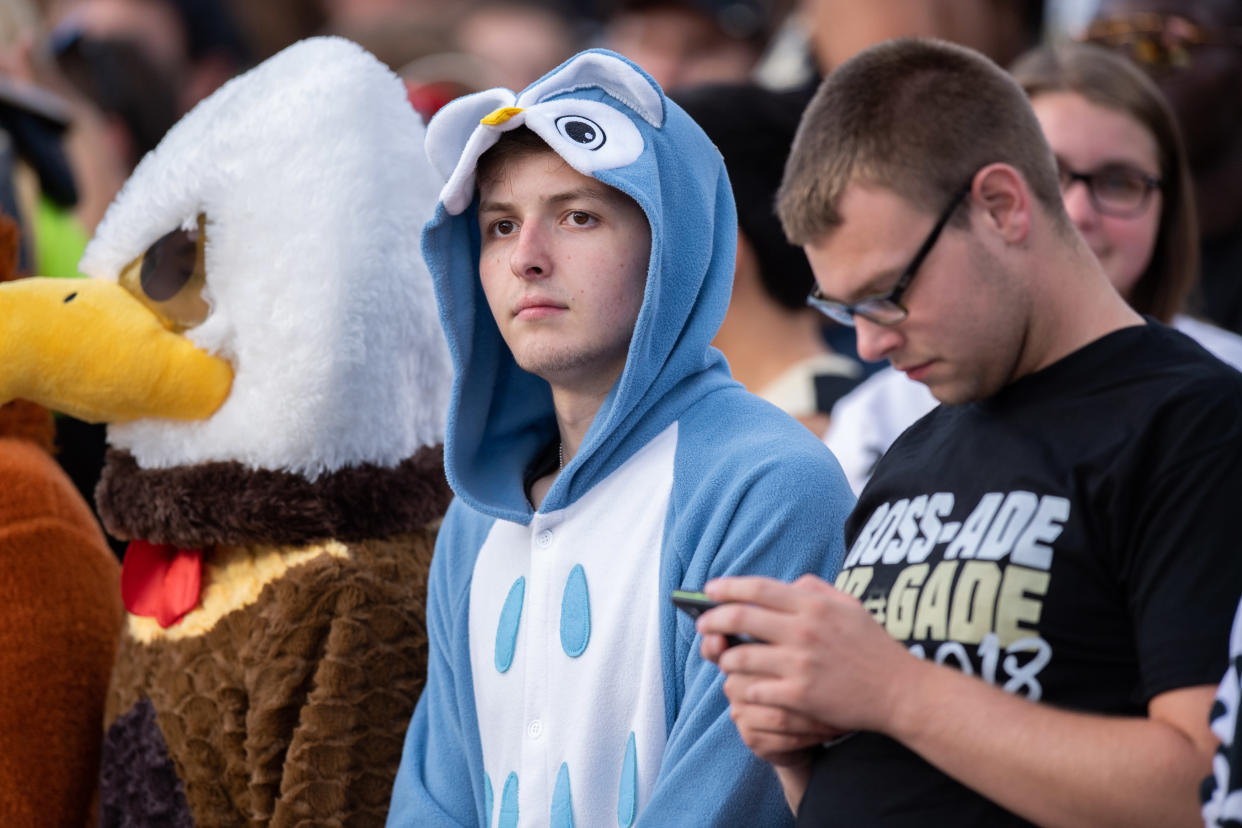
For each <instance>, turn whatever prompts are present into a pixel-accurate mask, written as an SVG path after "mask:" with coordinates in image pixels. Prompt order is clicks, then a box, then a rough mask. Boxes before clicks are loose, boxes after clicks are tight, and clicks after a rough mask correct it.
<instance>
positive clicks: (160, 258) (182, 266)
mask: <svg viewBox="0 0 1242 828" xmlns="http://www.w3.org/2000/svg"><path fill="white" fill-rule="evenodd" d="M196 230H197V228H196ZM197 242H198V233H197V232H190V231H188V230H174V231H172V232H171V233H168V234H166V235H164V236H162V237H161V238H160V239H159V240H157V241H156V242H155V244H153V245H151V246H150V247H148V248H147V252H146V255H144V256H143V257H142V270H141V273H140V276H139V282H140V284H141V285H142V292H143V293H145V294H146V295H147V296H148V297H150V298H151V299H154V300H155V301H156V302H166V301H168V300H169V299H171V298H173V297H174V296H176V295H177V293H178V292H179V291H180V290H181V288H183V287H185V284H186V282H188V281H190V277H191V276H193V275H194V265H195V260H196V259H197V258H198V249H197V248H198V244H197Z"/></svg>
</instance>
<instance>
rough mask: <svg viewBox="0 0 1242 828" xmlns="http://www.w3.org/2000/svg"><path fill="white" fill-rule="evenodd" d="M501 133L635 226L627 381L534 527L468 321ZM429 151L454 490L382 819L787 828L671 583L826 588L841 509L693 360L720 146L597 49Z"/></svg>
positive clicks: (728, 261)
mask: <svg viewBox="0 0 1242 828" xmlns="http://www.w3.org/2000/svg"><path fill="white" fill-rule="evenodd" d="M738 117H741V118H744V117H746V113H745V112H739V113H738ZM522 125H525V126H526V127H528V128H530V129H531V130H532V131H534V132H535V133H537V134H538V135H539V136H540V137H541V138H542V139H543V140H544V141H545V142H547V143H548V145H549V146H550V147H551V148H552V149H553V150H554V151H555V152H557V153H558V154H559V155H560V156H561V157H562V158H563V159H564V160H565V162H566V163H568V164H569V165H570V166H571V167H573V168H574V169H576V170H577V171H578V172H580V173H583V174H584V175H590V176H594V177H595V178H596V179H598V180H599V181H602V182H603V183H605V184H608V185H609V186H612V187H615V188H617V189H618V190H621V191H622V192H624V193H626V194H627V195H628V196H630V197H631V198H632V199H634V201H636V202H637V203H638V205H639V206H640V207H641V208H642V210H643V211H644V213H645V214H646V216H647V219H648V221H649V222H650V224H651V259H650V263H649V265H648V269H647V282H646V288H645V293H644V297H643V305H642V308H641V310H640V311H639V314H638V319H637V322H636V324H635V328H634V334H633V337H632V339H631V342H630V345H629V351H628V354H627V358H626V364H625V368H624V369H623V371H622V373H621V376H620V377H619V379H618V380H617V382H616V383H615V384H614V386H613V387H612V390H611V391H610V393H609V394H608V397H607V398H606V400H605V401H604V403H603V405H602V406H601V408H600V410H599V412H598V413H597V415H596V417H595V419H594V421H593V423H592V425H591V427H590V429H589V430H588V432H587V434H586V436H585V438H584V439H583V442H582V445H581V447H580V448H579V450H578V452H577V453H576V454H575V455H574V457H573V459H572V460H571V461H570V462H569V463H567V464H566V465H565V468H564V469H563V470H562V471H561V472H560V474H559V475H558V477H557V478H556V482H555V483H554V484H553V485H552V487H551V489H550V490H549V491H548V493H547V495H546V496H545V498H544V500H543V503H542V504H541V506H540V508H539V510H538V511H535V510H533V509H532V507H531V505H530V502H529V501H528V499H527V496H526V493H525V490H524V485H523V483H524V479H525V478H526V477H527V474H528V470H529V469H530V467H531V465H532V463H533V462H534V460H535V458H536V456H537V455H538V454H540V452H542V451H544V450H545V449H546V447H547V446H548V445H549V444H554V442H555V440H556V439H557V426H556V420H555V417H554V411H553V405H552V397H551V392H550V390H549V387H548V384H547V383H546V382H544V381H543V380H542V379H540V378H538V377H536V376H534V375H532V374H529V373H526V372H525V371H523V370H522V369H520V368H519V367H518V366H517V364H516V363H515V362H514V360H513V357H512V356H511V354H510V352H509V350H508V348H507V347H506V345H505V343H504V341H503V340H502V339H501V336H500V333H499V330H498V329H497V327H496V324H495V322H494V320H493V318H492V316H491V313H490V311H489V309H488V306H487V302H486V300H485V298H484V294H483V290H482V287H481V283H480V280H479V244H480V236H479V227H478V219H477V207H478V200H477V193H476V188H475V164H476V162H477V160H478V158H479V156H480V155H481V154H482V153H483V152H485V151H486V150H487V149H488V148H490V147H491V146H492V145H493V144H495V143H496V141H497V140H498V139H499V137H500V135H501V134H502V133H503V132H505V131H507V130H510V129H514V128H516V127H518V126H522ZM427 153H428V156H429V157H430V159H431V161H432V164H433V165H434V166H435V167H437V169H439V170H440V172H441V174H442V175H444V176H445V177H446V178H447V184H446V185H445V187H444V190H443V191H442V193H441V198H440V203H439V205H438V207H437V210H436V214H435V216H434V217H433V218H432V220H431V221H430V222H429V223H428V224H427V226H426V228H425V229H424V232H423V251H424V255H425V257H426V260H427V263H428V265H429V267H430V269H431V272H432V275H433V277H434V281H435V288H436V296H437V300H438V302H439V310H440V319H441V322H442V324H443V326H444V330H445V333H446V334H447V336H448V342H449V348H450V351H451V353H452V357H453V366H454V372H455V374H454V383H453V391H452V400H451V403H450V409H449V425H448V433H447V438H446V440H445V466H446V471H447V475H448V480H449V483H450V484H451V485H452V487H453V490H454V492H455V494H456V499H455V501H454V502H453V504H452V506H451V507H450V509H449V512H448V515H447V517H446V518H445V521H444V525H443V527H442V528H441V530H440V535H439V539H438V541H437V544H436V551H435V557H434V559H433V563H432V567H431V576H430V578H431V580H430V586H429V595H428V602H427V604H428V606H427V613H428V618H427V624H428V634H429V637H430V642H431V643H430V647H431V654H430V661H429V668H428V678H427V687H426V690H425V691H424V693H423V696H422V699H421V700H420V702H419V704H418V708H417V710H416V712H415V714H414V717H413V720H412V721H411V723H410V727H409V731H408V733H407V735H406V741H405V748H404V754H403V757H402V760H401V767H400V770H399V772H398V776H397V780H396V785H395V787H394V790H393V798H392V809H391V813H390V814H389V818H388V824H389V825H390V826H414V825H417V826H439V825H474V826H487V828H492V826H499V828H513V827H514V826H519V825H520V826H527V825H530V826H536V825H537V826H547V825H551V826H557V828H563V827H565V826H573V825H577V826H581V827H582V828H585V826H601V825H618V826H621V828H628V826H632V825H650V826H664V827H667V826H678V827H679V828H680V827H681V826H716V827H717V828H719V826H730V825H736V826H747V827H748V828H751V827H752V826H763V825H787V824H789V823H790V822H791V818H790V815H789V809H788V807H787V805H786V804H785V801H784V798H783V796H782V793H781V790H780V786H779V784H778V781H777V779H776V775H775V773H774V772H773V771H772V770H771V768H769V767H768V766H767V765H766V764H765V763H763V762H762V761H760V760H758V759H757V758H755V757H754V756H753V755H752V754H751V753H750V751H749V750H747V748H746V746H745V745H744V744H743V743H742V741H741V739H740V737H739V736H738V734H737V730H736V728H735V727H734V726H733V723H732V721H731V720H730V719H729V712H728V703H727V701H726V699H725V696H724V693H723V691H722V688H721V685H722V683H723V678H722V675H721V674H720V672H719V671H718V670H717V669H716V667H715V666H714V665H713V664H711V663H710V662H706V661H704V660H703V659H702V658H701V656H700V655H699V651H698V641H697V639H696V636H695V631H694V626H693V623H692V622H691V621H690V620H689V619H688V618H687V617H685V616H683V615H681V614H680V613H678V612H677V611H676V610H675V609H674V607H673V606H672V604H671V603H670V602H669V592H670V591H671V590H673V589H678V588H681V589H698V588H699V587H701V586H702V584H703V583H704V582H705V581H707V580H708V579H709V578H713V577H717V576H722V575H735V574H763V575H770V576H774V577H777V578H782V579H786V580H790V579H793V578H795V577H797V576H799V575H801V574H803V573H806V572H813V573H817V574H819V575H820V576H822V577H824V578H826V579H828V580H829V581H831V580H832V579H833V577H834V576H835V575H836V572H837V570H838V568H839V566H840V562H841V557H842V551H843V534H842V525H843V522H844V519H845V516H846V515H847V514H848V512H849V510H850V509H851V508H852V506H853V496H852V495H851V494H850V490H849V487H848V486H847V484H846V482H845V479H844V476H843V475H842V473H841V471H840V468H839V467H838V466H837V463H836V461H835V460H834V459H833V457H832V455H831V454H830V453H829V452H828V450H827V449H826V448H825V447H824V446H823V445H822V444H821V443H820V442H819V440H817V439H815V438H814V436H813V435H812V434H811V433H810V432H808V431H807V430H806V429H804V428H803V427H802V426H801V425H799V424H798V423H797V422H795V421H794V420H792V419H791V418H789V417H788V416H786V415H785V414H783V413H781V412H780V411H779V410H777V409H776V408H775V407H773V406H771V405H769V404H768V403H765V402H763V401H761V400H760V399H758V398H757V397H754V396H752V395H751V394H749V393H747V392H746V391H745V390H744V389H743V388H742V387H741V385H739V384H738V383H737V382H735V381H734V380H733V379H732V378H731V377H730V375H729V369H728V366H727V365H726V363H725V360H724V358H723V356H722V355H721V354H720V352H719V351H717V350H715V349H714V348H712V347H710V345H709V343H710V342H711V340H712V337H713V336H714V335H715V333H716V330H717V328H718V327H719V326H720V323H721V321H722V320H723V318H724V314H725V309H726V307H727V305H728V303H729V296H730V290H731V287H732V277H733V265H734V254H735V250H736V232H737V220H736V215H735V210H734V204H733V198H732V195H731V192H730V187H729V182H728V180H727V178H726V175H725V170H724V164H723V162H722V160H721V157H720V153H719V152H717V151H716V149H715V147H713V146H712V144H711V142H710V141H709V140H708V138H707V136H706V135H705V134H704V133H703V132H702V130H700V129H699V127H698V126H697V125H696V124H695V123H694V122H693V121H692V120H691V119H690V118H689V117H688V116H687V115H686V114H685V112H683V111H682V110H681V109H680V108H679V107H678V106H677V105H676V104H675V103H673V102H671V101H669V100H668V99H666V98H665V97H664V95H663V93H662V92H661V91H660V89H659V87H658V86H656V84H655V83H654V81H652V80H651V79H650V78H649V77H648V76H647V75H646V74H644V73H643V72H642V71H641V70H639V69H638V68H637V67H635V66H634V65H633V64H632V63H630V62H628V61H626V60H625V59H624V58H621V57H620V56H618V55H614V54H612V53H610V52H605V51H598V50H595V51H589V52H584V53H582V54H580V55H578V56H576V57H575V58H573V59H571V60H569V61H568V62H566V63H565V64H563V65H562V66H560V67H559V68H557V69H556V70H554V71H552V72H551V73H549V74H548V75H547V76H545V77H544V78H542V79H541V80H539V81H537V82H536V83H535V84H533V85H532V86H531V87H529V88H528V89H526V90H525V91H524V92H522V93H521V94H520V95H516V96H515V95H514V94H513V93H512V92H510V91H509V90H507V89H493V90H489V91H485V92H480V93H477V94H474V95H470V96H467V97H464V98H460V99H458V100H456V101H454V102H452V103H450V104H449V105H448V106H446V107H445V108H444V109H443V110H441V112H440V113H439V114H437V116H436V117H435V118H434V119H433V120H432V122H431V124H430V125H429V127H428V131H427Z"/></svg>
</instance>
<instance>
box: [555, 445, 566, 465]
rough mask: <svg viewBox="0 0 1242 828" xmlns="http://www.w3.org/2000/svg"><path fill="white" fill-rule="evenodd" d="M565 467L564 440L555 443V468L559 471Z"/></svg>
mask: <svg viewBox="0 0 1242 828" xmlns="http://www.w3.org/2000/svg"><path fill="white" fill-rule="evenodd" d="M564 468H565V441H564V440H561V442H559V443H557V444H556V470H557V471H561V470H562V469H564Z"/></svg>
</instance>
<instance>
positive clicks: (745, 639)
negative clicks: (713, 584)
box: [669, 589, 764, 647]
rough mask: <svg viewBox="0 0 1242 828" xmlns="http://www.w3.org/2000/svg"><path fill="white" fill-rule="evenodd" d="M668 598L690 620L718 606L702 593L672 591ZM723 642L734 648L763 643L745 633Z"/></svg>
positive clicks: (729, 637)
mask: <svg viewBox="0 0 1242 828" xmlns="http://www.w3.org/2000/svg"><path fill="white" fill-rule="evenodd" d="M669 598H671V599H672V601H673V605H674V606H676V607H677V609H679V610H681V611H682V612H684V613H685V614H686V615H688V616H690V617H691V618H698V617H699V616H700V615H702V614H703V613H705V612H707V611H708V610H709V609H711V608H712V607H718V606H720V605H719V604H718V603H717V602H715V601H713V600H712V599H711V598H708V597H707V596H706V595H705V594H703V593H702V592H690V591H688V590H684V589H675V590H673V592H672V594H671V595H669ZM725 642H726V643H727V644H728V645H729V646H730V647H736V646H737V645H738V644H763V643H764V642H762V641H760V640H759V639H757V638H754V637H752V636H749V635H746V634H745V633H741V634H739V635H726V636H725Z"/></svg>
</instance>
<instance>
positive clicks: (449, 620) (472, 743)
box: [387, 501, 490, 828]
mask: <svg viewBox="0 0 1242 828" xmlns="http://www.w3.org/2000/svg"><path fill="white" fill-rule="evenodd" d="M481 524H483V521H482V520H481V519H480V516H479V515H478V514H477V513H472V512H471V511H470V510H469V509H468V508H467V507H464V506H463V505H462V504H461V503H460V502H459V501H454V503H453V505H452V506H450V508H449V511H448V514H447V515H446V516H445V519H444V524H443V525H442V526H441V528H440V534H439V536H438V537H437V538H436V550H435V555H434V557H433V558H432V562H431V576H430V578H429V582H428V588H427V635H428V638H429V656H428V661H427V685H426V687H425V689H424V690H423V694H422V696H421V697H420V698H419V700H418V706H417V707H416V708H415V709H414V717H413V718H412V719H411V720H410V727H409V730H407V731H406V736H405V747H404V749H403V750H402V754H401V765H400V767H399V768H398V769H397V779H396V782H395V783H394V785H393V792H392V803H391V805H390V806H389V811H388V822H387V825H388V827H389V828H407V826H415V825H416V826H420V828H422V827H423V826H427V827H428V828H434V827H435V826H471V825H481V826H485V825H486V824H487V821H486V819H485V816H484V798H485V797H484V794H483V788H484V781H483V759H482V747H481V745H480V743H479V728H478V720H477V716H476V713H475V707H474V687H473V681H472V678H471V674H470V649H469V646H470V645H469V639H468V637H467V632H468V630H469V626H468V613H469V597H470V577H471V574H472V573H473V569H474V559H475V557H476V555H477V552H478V549H479V546H480V545H481V543H482V539H483V538H484V537H486V528H487V527H489V526H490V521H487V522H486V526H484V525H481Z"/></svg>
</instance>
